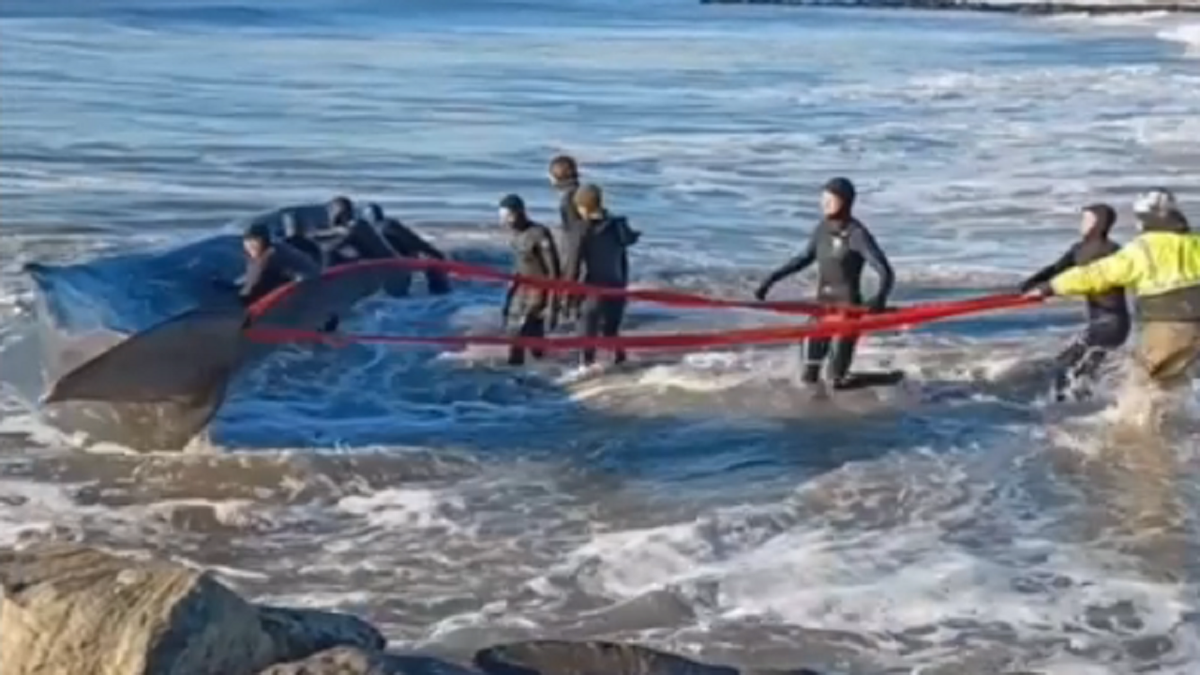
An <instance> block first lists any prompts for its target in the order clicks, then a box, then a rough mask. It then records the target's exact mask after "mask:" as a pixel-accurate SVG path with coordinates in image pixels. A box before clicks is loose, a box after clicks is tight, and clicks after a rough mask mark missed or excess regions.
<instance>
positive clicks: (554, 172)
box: [549, 155, 587, 320]
mask: <svg viewBox="0 0 1200 675" xmlns="http://www.w3.org/2000/svg"><path fill="white" fill-rule="evenodd" d="M549 175H550V185H551V186H553V187H554V189H555V190H558V193H559V202H558V215H559V218H560V224H559V234H558V241H559V249H558V250H559V253H558V257H559V259H560V260H561V261H562V263H563V270H564V271H565V270H570V269H573V264H574V263H573V262H572V260H571V256H572V255H573V254H574V253H575V252H576V251H577V250H578V249H579V239H580V238H581V237H582V236H583V233H584V231H585V230H586V229H587V223H586V222H584V220H583V219H582V218H580V216H579V211H578V210H577V209H576V208H575V193H576V191H578V190H579V166H578V164H576V162H575V158H573V157H571V156H569V155H558V156H556V157H554V158H553V159H551V160H550V168H549ZM563 310H564V315H565V316H564V318H567V319H570V320H574V319H576V318H578V313H579V306H578V305H577V304H575V303H568V306H566V307H564V308H563Z"/></svg>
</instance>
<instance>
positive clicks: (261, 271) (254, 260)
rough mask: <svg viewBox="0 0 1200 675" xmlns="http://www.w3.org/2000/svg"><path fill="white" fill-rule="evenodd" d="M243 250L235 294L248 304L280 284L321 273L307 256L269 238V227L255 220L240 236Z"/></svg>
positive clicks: (256, 300) (316, 275) (243, 302)
mask: <svg viewBox="0 0 1200 675" xmlns="http://www.w3.org/2000/svg"><path fill="white" fill-rule="evenodd" d="M242 246H243V248H244V249H245V250H246V273H245V275H244V276H243V277H242V288H241V291H240V292H239V296H240V298H241V300H242V304H243V305H246V306H249V305H252V304H254V303H255V302H258V301H259V300H260V299H262V298H263V297H264V296H266V295H268V294H270V293H271V291H274V290H275V289H277V288H279V287H280V286H284V285H286V284H288V283H291V282H293V281H300V280H303V279H310V278H313V277H318V276H320V275H321V268H320V266H319V265H317V263H315V262H313V261H312V259H311V258H309V257H308V256H306V255H304V254H303V253H301V252H300V251H297V250H296V249H294V248H292V247H291V246H288V245H287V244H285V243H283V242H281V241H272V238H271V230H270V228H268V227H267V226H266V225H265V224H263V223H259V224H256V225H251V226H250V227H249V228H247V230H246V233H245V234H244V235H243V236H242Z"/></svg>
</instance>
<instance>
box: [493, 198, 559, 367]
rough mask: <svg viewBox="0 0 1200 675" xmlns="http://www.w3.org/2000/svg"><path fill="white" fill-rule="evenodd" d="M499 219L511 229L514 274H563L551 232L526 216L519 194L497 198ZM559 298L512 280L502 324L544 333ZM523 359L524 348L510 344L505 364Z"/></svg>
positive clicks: (518, 331)
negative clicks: (498, 200)
mask: <svg viewBox="0 0 1200 675" xmlns="http://www.w3.org/2000/svg"><path fill="white" fill-rule="evenodd" d="M500 223H501V225H504V226H505V227H507V228H509V229H510V230H511V231H512V247H513V254H514V264H513V267H514V269H513V274H516V275H519V276H523V277H532V278H535V279H546V280H548V281H553V280H556V279H558V278H560V277H561V276H562V268H561V266H560V265H559V261H558V251H557V250H556V249H555V247H554V236H553V235H552V234H550V230H549V229H548V228H546V227H545V226H544V225H539V224H538V223H535V222H533V221H532V220H530V219H529V215H528V214H527V213H526V211H525V202H524V200H522V199H521V198H520V197H519V196H518V195H508V196H507V197H505V198H504V199H502V200H500ZM557 314H558V301H557V299H556V297H555V294H554V293H551V292H550V291H548V290H545V289H542V288H535V287H532V286H529V285H527V284H526V285H522V284H521V283H519V282H513V283H512V285H510V286H509V288H508V295H507V296H506V297H505V299H504V309H503V318H504V325H505V327H506V328H508V329H509V330H510V332H511V334H512V335H514V336H517V337H533V338H540V337H545V335H546V330H547V328H549V329H553V328H554V326H555V324H556V322H557V320H558V317H557ZM530 353H532V354H533V358H535V359H540V358H542V356H543V352H542V350H540V349H532V350H530ZM524 363H525V348H524V347H519V346H515V345H514V346H513V347H510V348H509V352H508V364H509V365H512V366H519V365H523V364H524Z"/></svg>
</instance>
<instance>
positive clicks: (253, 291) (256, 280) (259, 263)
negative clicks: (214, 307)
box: [238, 259, 268, 305]
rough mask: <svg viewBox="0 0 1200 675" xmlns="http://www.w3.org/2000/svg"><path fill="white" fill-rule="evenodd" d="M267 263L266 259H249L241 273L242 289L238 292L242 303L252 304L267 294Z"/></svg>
mask: <svg viewBox="0 0 1200 675" xmlns="http://www.w3.org/2000/svg"><path fill="white" fill-rule="evenodd" d="M267 264H268V261H267V260H266V259H262V260H254V261H251V262H250V264H249V265H247V266H246V273H245V274H244V275H242V290H241V291H240V292H239V293H238V295H239V296H240V297H241V299H242V304H244V305H251V304H254V302H255V301H256V300H258V299H259V298H261V297H262V296H264V295H266V294H267V292H268V289H267V287H266V286H267V284H266V282H267V274H266V272H267Z"/></svg>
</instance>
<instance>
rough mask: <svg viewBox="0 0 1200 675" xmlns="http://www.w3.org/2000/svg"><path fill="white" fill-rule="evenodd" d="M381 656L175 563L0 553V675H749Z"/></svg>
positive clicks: (357, 630) (370, 636)
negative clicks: (459, 661)
mask: <svg viewBox="0 0 1200 675" xmlns="http://www.w3.org/2000/svg"><path fill="white" fill-rule="evenodd" d="M385 648H386V641H385V640H384V638H383V636H382V635H381V634H380V633H379V631H378V630H376V629H375V628H374V627H373V626H371V625H370V624H368V623H367V622H365V621H363V620H362V619H359V618H357V617H353V616H349V615H346V614H338V613H334V612H323V611H317V610H307V609H289V608H283V607H271V606H266V605H256V604H254V603H252V602H249V601H247V600H245V599H244V598H242V597H241V596H239V595H238V594H237V593H235V592H234V591H232V590H231V589H229V588H228V587H226V586H224V585H222V584H221V583H220V582H219V581H217V580H216V579H215V578H214V577H213V576H212V575H210V574H208V573H207V572H203V571H198V570H194V569H191V568H189V567H184V566H182V565H178V564H175V563H171V562H166V561H160V560H151V559H144V558H136V559H135V558H129V557H125V556H122V555H114V554H111V553H107V552H104V551H100V550H97V549H93V548H88V547H84V546H78V545H73V544H43V545H38V546H33V547H29V548H23V549H0V675H480V674H482V675H626V674H633V673H637V674H638V675H685V674H686V675H751V671H745V670H739V669H737V668H733V667H729V666H715V665H707V664H703V663H698V662H695V661H692V660H689V659H685V658H682V657H679V656H674V655H671V654H666V653H664V652H660V651H657V650H654V649H650V648H647V647H641V646H637V645H625V644H615V643H608V642H595V641H584V642H565V641H555V640H544V641H531V642H520V643H514V644H505V645H498V646H493V647H488V648H486V649H482V650H480V651H479V652H477V653H476V654H475V656H474V658H473V659H471V660H470V662H469V663H467V662H464V663H453V662H450V661H445V660H441V659H437V658H433V657H429V656H422V655H406V654H396V653H389V652H387V651H385ZM753 672H754V673H756V674H757V675H767V673H768V671H753ZM769 672H770V673H771V674H772V675H818V674H817V673H816V672H815V671H811V670H807V669H799V670H789V671H769Z"/></svg>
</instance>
